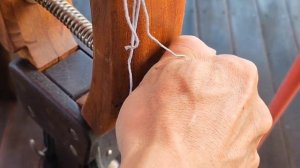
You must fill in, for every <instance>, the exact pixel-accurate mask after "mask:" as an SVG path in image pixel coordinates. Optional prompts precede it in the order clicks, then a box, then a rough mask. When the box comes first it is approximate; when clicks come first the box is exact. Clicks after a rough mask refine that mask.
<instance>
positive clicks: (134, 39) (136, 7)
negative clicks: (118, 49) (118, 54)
mask: <svg viewBox="0 0 300 168" xmlns="http://www.w3.org/2000/svg"><path fill="white" fill-rule="evenodd" d="M123 3H124V11H125V18H126V22H127V24H128V26H129V29H130V31H131V42H130V43H131V44H130V45H128V46H125V49H126V50H130V52H129V56H128V61H127V64H128V73H129V93H131V92H132V90H133V74H132V68H131V63H132V59H133V54H134V50H135V49H137V48H138V47H139V44H140V39H139V37H138V34H137V27H138V20H139V16H140V8H141V5H142V6H143V11H144V14H145V19H146V31H147V35H148V37H149V38H150V39H151V40H152V41H153V42H154V43H156V44H157V45H159V46H160V47H162V48H163V49H165V50H166V51H167V52H169V53H171V54H172V55H173V56H175V57H185V55H179V54H176V53H175V52H174V51H172V50H170V49H169V48H168V47H166V46H165V45H163V44H162V43H161V42H160V41H159V40H158V39H156V38H155V37H154V36H153V35H152V34H151V31H150V17H149V13H148V9H147V5H146V0H133V7H132V20H131V19H130V16H129V8H128V2H127V0H123Z"/></svg>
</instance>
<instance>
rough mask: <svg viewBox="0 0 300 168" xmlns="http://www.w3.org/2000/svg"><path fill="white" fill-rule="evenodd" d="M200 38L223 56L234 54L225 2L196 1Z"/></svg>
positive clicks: (213, 0)
mask: <svg viewBox="0 0 300 168" xmlns="http://www.w3.org/2000/svg"><path fill="white" fill-rule="evenodd" d="M196 5H197V8H198V11H199V12H198V16H197V18H198V22H199V36H200V38H201V40H203V41H204V42H205V43H206V44H207V45H209V46H210V47H212V48H214V49H216V50H217V52H218V53H221V54H224V53H226V54H231V53H233V47H232V43H231V30H230V24H229V21H228V15H227V14H228V13H227V12H228V11H227V5H226V1H225V0H196Z"/></svg>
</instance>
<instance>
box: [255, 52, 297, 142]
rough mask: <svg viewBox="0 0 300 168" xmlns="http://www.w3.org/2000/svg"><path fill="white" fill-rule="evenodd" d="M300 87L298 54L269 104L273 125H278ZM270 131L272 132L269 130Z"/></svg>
mask: <svg viewBox="0 0 300 168" xmlns="http://www.w3.org/2000/svg"><path fill="white" fill-rule="evenodd" d="M299 89H300V55H298V56H297V58H296V60H295V62H294V64H293V65H292V67H291V69H290V71H289V72H288V74H287V76H286V77H285V79H284V81H283V83H282V84H281V86H280V88H279V90H278V91H277V93H276V95H275V96H274V98H273V100H272V101H271V103H270V105H269V109H270V111H271V114H272V117H273V126H275V125H276V123H277V122H278V120H279V119H280V118H281V116H282V115H283V114H284V112H285V110H286V108H287V107H288V106H289V104H290V103H291V101H292V100H293V98H294V97H295V96H296V94H297V92H298V91H299ZM269 133H270V132H269ZM268 135H269V134H267V135H266V136H265V137H264V138H263V139H262V140H261V142H260V147H261V145H262V144H263V143H264V141H265V140H266V138H267V137H268Z"/></svg>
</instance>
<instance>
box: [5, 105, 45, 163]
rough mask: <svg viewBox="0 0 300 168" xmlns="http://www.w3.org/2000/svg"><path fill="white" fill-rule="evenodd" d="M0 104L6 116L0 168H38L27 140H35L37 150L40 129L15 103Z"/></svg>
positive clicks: (40, 142) (35, 156)
mask: <svg viewBox="0 0 300 168" xmlns="http://www.w3.org/2000/svg"><path fill="white" fill-rule="evenodd" d="M0 104H1V107H2V108H5V109H6V111H5V113H7V116H8V117H7V122H6V125H5V127H3V136H2V141H1V143H0V167H1V168H2V167H3V168H39V166H40V165H39V164H40V159H39V157H38V156H37V155H36V153H35V152H34V151H33V150H32V149H31V148H30V145H29V139H31V138H33V139H35V140H36V142H37V147H38V148H39V147H40V146H41V144H42V142H43V139H42V131H41V129H40V128H39V127H38V126H37V125H36V124H35V123H34V122H33V121H32V120H31V119H30V118H29V117H28V116H27V114H26V113H24V112H23V110H21V109H20V108H19V106H18V105H17V104H16V103H3V102H1V103H0ZM2 112H3V111H2Z"/></svg>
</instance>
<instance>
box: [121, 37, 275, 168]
mask: <svg viewBox="0 0 300 168" xmlns="http://www.w3.org/2000/svg"><path fill="white" fill-rule="evenodd" d="M170 49H172V50H173V51H174V52H176V53H178V54H183V55H185V57H184V58H175V57H173V56H172V55H171V54H169V53H165V54H164V56H163V57H162V59H161V60H160V61H159V62H158V63H157V64H156V65H154V66H153V67H152V68H151V69H150V71H149V72H148V73H147V74H146V76H145V77H144V79H143V81H142V82H141V83H140V85H139V86H138V87H137V89H136V90H135V91H134V92H133V93H132V94H131V95H130V96H129V97H128V98H127V100H126V101H125V103H124V105H123V107H122V109H121V111H120V114H119V117H118V120H117V125H116V130H117V139H118V144H119V148H120V152H121V154H122V164H121V167H123V168H127V167H130V168H140V167H142V168H148V167H149V168H152V167H161V168H168V167H175V168H176V167H178V168H186V167H189V168H201V167H203V168H207V167H222V168H224V167H225V168H227V167H228V168H236V167H243V168H248V167H249V168H252V167H258V165H259V156H258V154H257V148H258V145H259V142H260V140H261V138H262V137H263V136H264V135H265V134H266V133H267V132H268V131H269V129H270V128H271V125H272V118H271V115H270V112H269V110H268V108H267V106H266V105H265V103H264V102H263V101H262V99H261V98H260V96H259V94H258V90H257V84H258V73H257V68H256V66H255V65H254V64H253V63H252V62H250V61H247V60H244V59H241V58H239V57H236V56H233V55H218V56H217V55H216V51H215V50H213V49H211V48H209V47H208V46H206V45H205V44H204V43H203V42H202V41H200V40H199V39H198V38H196V37H192V36H181V37H179V38H178V39H177V40H175V41H174V42H173V43H172V45H171V46H170Z"/></svg>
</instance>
